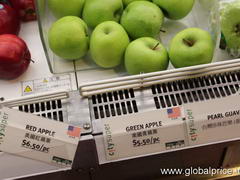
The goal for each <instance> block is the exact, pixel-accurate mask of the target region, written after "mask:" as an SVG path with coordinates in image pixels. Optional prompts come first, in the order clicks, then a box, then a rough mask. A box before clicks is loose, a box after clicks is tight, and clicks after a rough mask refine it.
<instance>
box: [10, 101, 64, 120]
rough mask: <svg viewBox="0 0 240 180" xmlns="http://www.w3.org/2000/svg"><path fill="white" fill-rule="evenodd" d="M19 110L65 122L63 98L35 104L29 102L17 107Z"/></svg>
mask: <svg viewBox="0 0 240 180" xmlns="http://www.w3.org/2000/svg"><path fill="white" fill-rule="evenodd" d="M14 109H18V110H19V111H22V112H26V113H32V114H35V115H37V116H41V117H45V118H48V119H53V120H56V121H60V122H63V120H64V114H65V113H66V110H65V109H64V107H63V104H62V100H54V101H46V102H40V103H34V104H27V105H23V106H18V107H15V108H14Z"/></svg>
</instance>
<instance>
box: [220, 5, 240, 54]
mask: <svg viewBox="0 0 240 180" xmlns="http://www.w3.org/2000/svg"><path fill="white" fill-rule="evenodd" d="M221 29H222V33H223V35H224V37H225V40H226V45H227V47H228V48H230V49H236V50H237V49H240V1H236V3H230V4H228V5H227V6H226V7H225V8H224V9H223V11H222V12H221Z"/></svg>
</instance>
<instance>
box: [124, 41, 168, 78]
mask: <svg viewBox="0 0 240 180" xmlns="http://www.w3.org/2000/svg"><path fill="white" fill-rule="evenodd" d="M168 59H169V58H168V52H167V50H166V49H165V48H164V46H163V45H162V44H161V43H160V42H159V41H158V40H156V39H153V38H151V37H142V38H139V39H136V40H134V41H132V42H131V43H130V44H129V46H128V47H127V49H126V53H125V67H126V70H127V72H128V73H129V74H131V75H134V74H140V73H149V72H155V71H161V70H166V69H167V68H168V64H169V60H168Z"/></svg>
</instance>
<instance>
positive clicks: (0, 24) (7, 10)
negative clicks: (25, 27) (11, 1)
mask: <svg viewBox="0 0 240 180" xmlns="http://www.w3.org/2000/svg"><path fill="white" fill-rule="evenodd" d="M19 30H20V21H19V19H18V15H17V13H16V12H15V10H14V9H13V8H12V7H10V6H8V5H7V4H2V3H0V34H16V35H17V34H18V33H19Z"/></svg>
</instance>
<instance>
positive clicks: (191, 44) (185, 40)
mask: <svg viewBox="0 0 240 180" xmlns="http://www.w3.org/2000/svg"><path fill="white" fill-rule="evenodd" d="M183 42H184V43H185V44H186V45H188V46H190V47H192V46H193V45H194V42H193V41H190V40H188V39H183Z"/></svg>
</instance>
